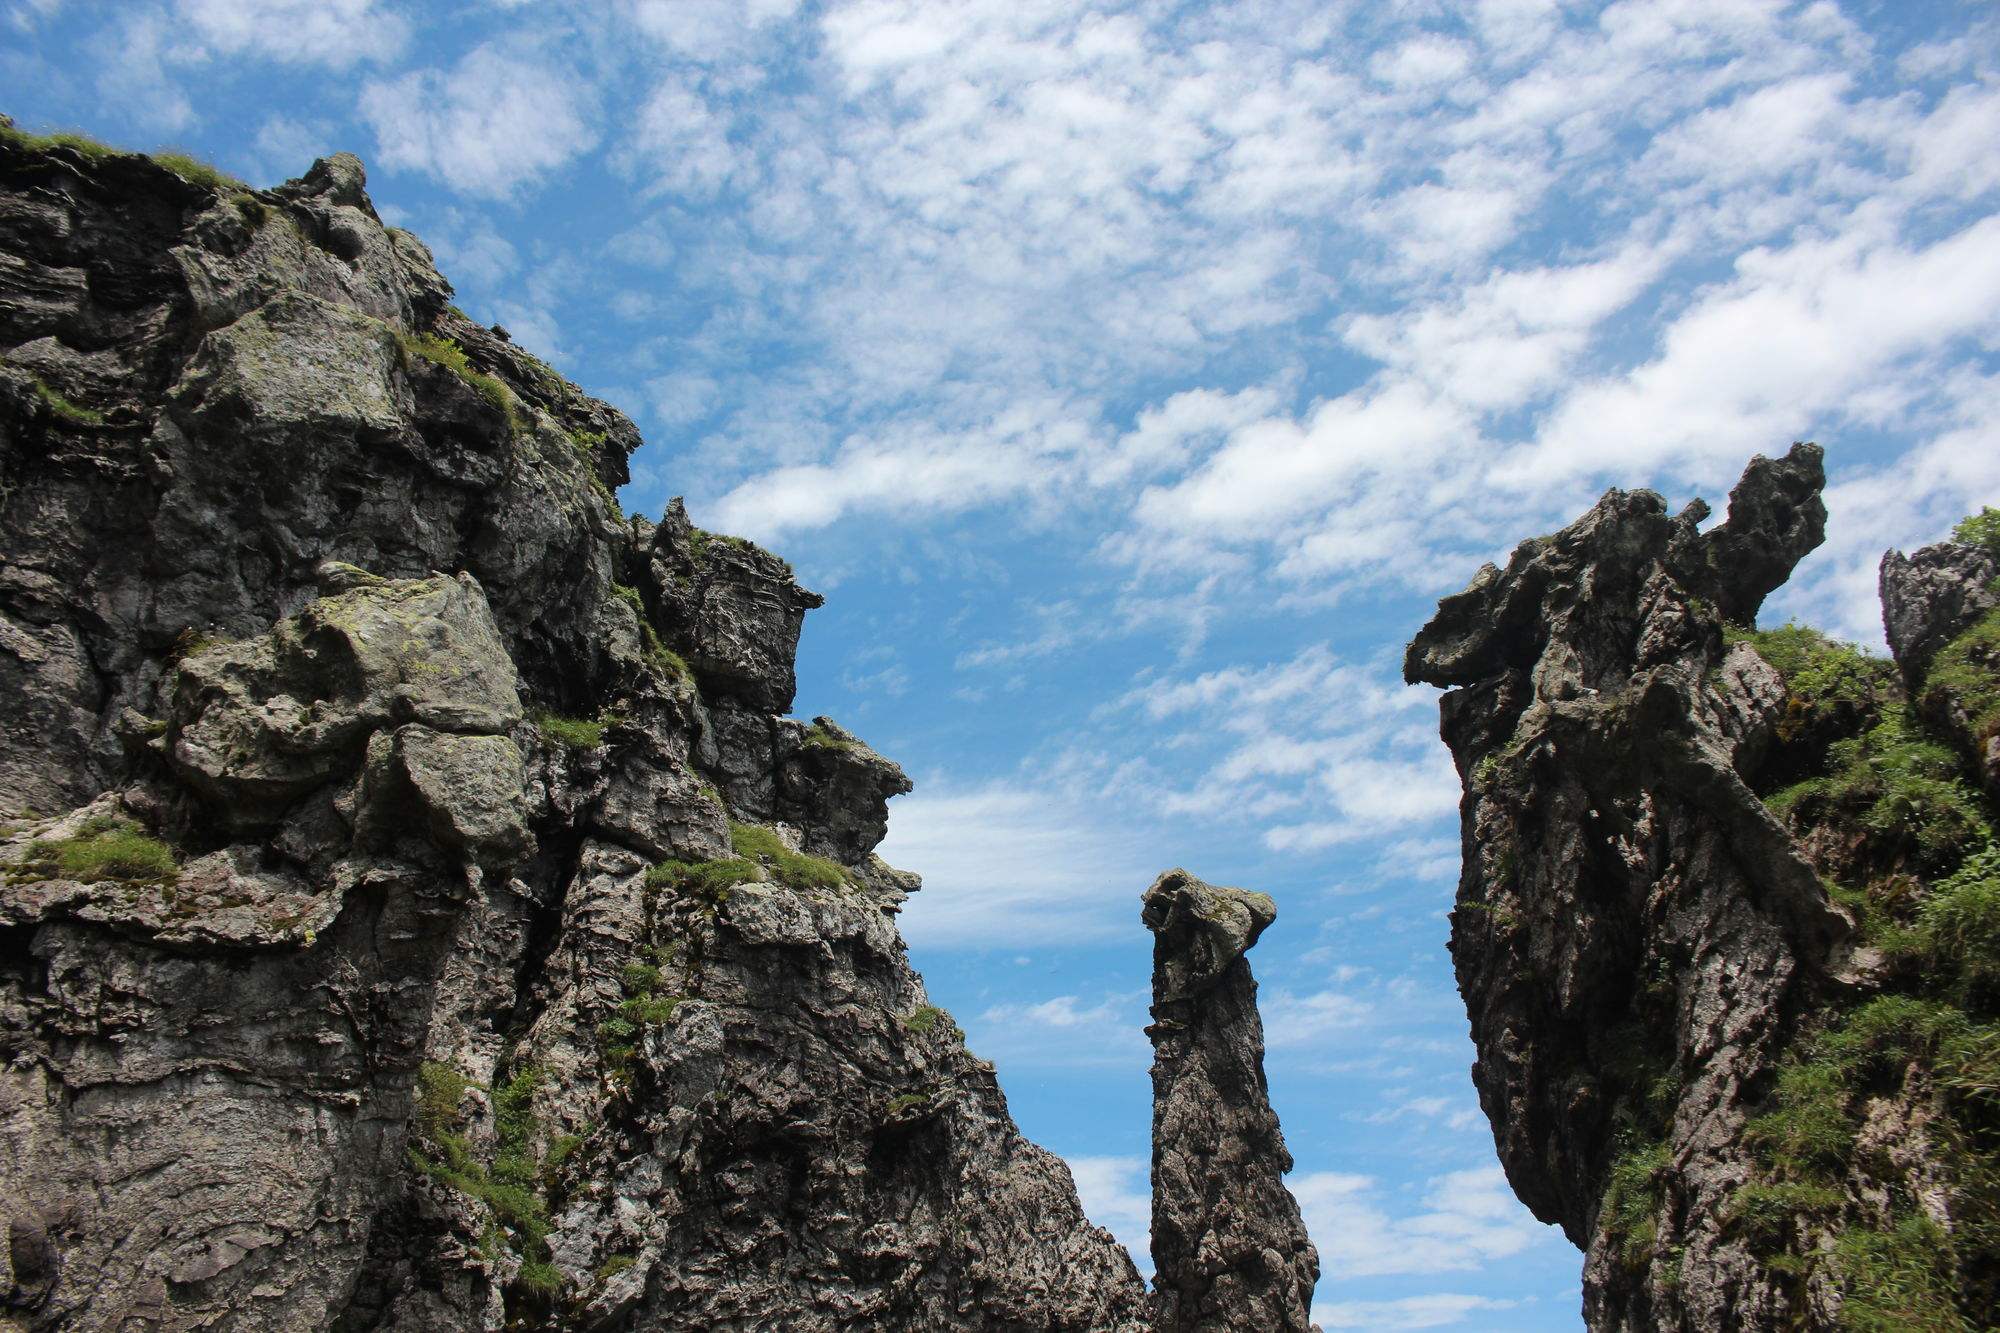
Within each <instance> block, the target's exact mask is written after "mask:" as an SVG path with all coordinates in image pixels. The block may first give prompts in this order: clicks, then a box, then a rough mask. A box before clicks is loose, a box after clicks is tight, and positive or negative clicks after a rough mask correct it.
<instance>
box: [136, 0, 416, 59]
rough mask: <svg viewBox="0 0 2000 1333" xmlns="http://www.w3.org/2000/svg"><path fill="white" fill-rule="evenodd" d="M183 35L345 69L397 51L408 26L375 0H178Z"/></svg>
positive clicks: (242, 52)
mask: <svg viewBox="0 0 2000 1333" xmlns="http://www.w3.org/2000/svg"><path fill="white" fill-rule="evenodd" d="M175 13H176V17H177V18H178V19H179V20H180V23H181V24H182V25H183V26H184V30H185V32H186V33H187V35H188V36H190V37H192V38H193V39H194V40H195V41H197V42H199V43H200V44H201V45H202V46H203V47H204V48H206V49H207V50H208V51H210V52H212V53H214V54H216V55H225V56H256V57H261V58H263V59H266V60H276V61H281V62H283V63H286V64H294V65H325V66H327V67H329V68H331V69H346V68H348V67H349V66H351V65H354V64H356V63H358V62H360V61H363V60H383V59H388V58H390V57H393V56H396V55H398V54H400V53H401V51H402V50H403V48H404V46H405V45H406V44H407V42H408V41H409V35H410V25H409V22H408V20H406V19H405V18H404V17H403V16H402V15H401V14H400V13H398V12H396V9H395V8H394V7H393V6H390V5H383V4H378V3H377V0H179V3H178V5H177V6H176V10H175Z"/></svg>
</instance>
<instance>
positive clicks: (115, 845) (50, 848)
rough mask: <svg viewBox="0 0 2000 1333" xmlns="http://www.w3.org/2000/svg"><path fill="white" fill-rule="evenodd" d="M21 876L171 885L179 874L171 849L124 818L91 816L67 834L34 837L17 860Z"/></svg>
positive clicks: (178, 866)
mask: <svg viewBox="0 0 2000 1333" xmlns="http://www.w3.org/2000/svg"><path fill="white" fill-rule="evenodd" d="M21 873H22V875H23V877H34V878H40V879H73V880H77V881H80V882H82V883H87V884H88V883H98V882H101V881H104V880H122V881H125V882H127V883H134V884H171V883H173V882H174V880H175V879H176V878H178V876H179V875H180V865H179V863H178V862H176V861H175V859H174V853H173V849H171V848H170V847H168V846H167V845H166V844H165V843H163V842H161V841H160V840H159V839H158V838H154V837H149V836H148V835H147V834H145V833H144V832H142V831H141V830H140V828H139V826H138V825H137V824H134V823H132V822H131V821H130V820H125V819H114V818H111V817H108V816H95V817H93V818H91V819H88V820H85V821H84V823H83V824H82V826H81V827H80V828H79V830H78V831H77V833H76V834H75V835H74V836H72V837H68V838H55V839H37V840H35V841H34V842H31V843H29V844H28V850H27V855H26V857H25V858H24V860H23V861H22V863H21Z"/></svg>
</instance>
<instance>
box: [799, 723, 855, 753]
mask: <svg viewBox="0 0 2000 1333" xmlns="http://www.w3.org/2000/svg"><path fill="white" fill-rule="evenodd" d="M800 744H801V745H803V746H805V748H806V749H808V750H835V751H839V752H841V753H845V754H858V753H861V752H864V751H866V750H867V748H868V747H867V746H865V745H863V744H862V743H861V742H860V741H858V740H856V739H854V737H852V736H843V735H842V734H841V733H839V732H838V731H835V730H833V729H832V728H831V727H828V726H827V725H826V724H825V723H824V722H822V721H819V720H817V719H815V720H814V722H813V724H812V730H810V731H808V732H807V733H806V736H805V739H804V740H803V741H801V742H800Z"/></svg>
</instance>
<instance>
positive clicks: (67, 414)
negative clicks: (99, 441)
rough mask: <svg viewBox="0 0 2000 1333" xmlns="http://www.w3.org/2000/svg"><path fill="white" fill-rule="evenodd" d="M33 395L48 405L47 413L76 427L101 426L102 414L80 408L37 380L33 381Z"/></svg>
mask: <svg viewBox="0 0 2000 1333" xmlns="http://www.w3.org/2000/svg"><path fill="white" fill-rule="evenodd" d="M35 393H36V395H37V396H38V397H40V398H41V400H42V402H44V403H46V404H47V405H48V409H49V411H50V412H51V413H52V414H54V415H55V416H57V417H59V418H61V419H62V420H64V421H67V422H70V423H72V424H74V425H78V426H102V425H103V424H104V414H103V413H102V412H99V411H96V410H95V409H93V408H88V407H82V406H79V405H78V404H76V403H72V402H71V401H70V400H69V399H67V398H65V397H63V396H62V395H61V394H59V393H57V392H56V391H55V390H54V389H51V388H50V387H49V386H48V385H47V384H44V383H43V382H42V381H41V380H40V379H39V378H38V379H36V381H35Z"/></svg>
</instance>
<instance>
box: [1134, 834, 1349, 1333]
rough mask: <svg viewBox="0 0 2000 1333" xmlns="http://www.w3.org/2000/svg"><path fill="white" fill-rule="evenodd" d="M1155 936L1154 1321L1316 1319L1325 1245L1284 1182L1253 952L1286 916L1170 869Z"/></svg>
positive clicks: (1296, 1328)
mask: <svg viewBox="0 0 2000 1333" xmlns="http://www.w3.org/2000/svg"><path fill="white" fill-rule="evenodd" d="M1143 903H1144V906H1143V908H1142V911H1141V917H1142V919H1143V920H1144V921H1145V923H1146V928H1147V929H1148V930H1150V931H1152V932H1153V1022H1152V1025H1151V1026H1150V1027H1148V1028H1147V1029H1146V1035H1147V1036H1149V1037H1151V1038H1152V1040H1153V1262H1154V1265H1155V1270H1156V1271H1155V1273H1154V1276H1153V1311H1154V1314H1153V1327H1154V1329H1156V1330H1158V1333H1227V1331H1228V1330H1234V1329H1246V1328H1254V1329H1269V1330H1272V1333H1305V1331H1306V1330H1307V1329H1309V1328H1311V1327H1312V1326H1313V1325H1312V1320H1311V1310H1312V1293H1313V1285H1314V1284H1315V1283H1316V1282H1318V1281H1319V1252H1318V1251H1317V1250H1315V1249H1314V1248H1313V1245H1312V1242H1311V1241H1310V1240H1309V1239H1307V1237H1306V1228H1305V1223H1304V1222H1303V1221H1302V1220H1301V1219H1300V1217H1299V1206H1298V1202H1297V1201H1296V1200H1295V1199H1293V1198H1292V1196H1291V1194H1290V1192H1289V1191H1287V1190H1286V1189H1285V1185H1284V1174H1285V1172H1287V1171H1289V1170H1291V1167H1292V1156H1291V1154H1290V1153H1289V1152H1287V1151H1286V1149H1285V1138H1284V1135H1283V1134H1282V1133H1280V1132H1279V1129H1278V1117H1277V1115H1276V1114H1275V1113H1274V1112H1273V1111H1272V1110H1271V1100H1270V1094H1269V1090H1268V1088H1267V1087H1266V1085H1265V1082H1264V1025H1263V1022H1262V1020H1260V1019H1259V1018H1258V1016H1257V983H1256V982H1255V981H1254V980H1252V979H1251V976H1250V960H1249V959H1248V958H1247V957H1246V956H1245V955H1246V954H1247V953H1248V952H1249V950H1250V947H1251V946H1252V945H1254V944H1255V943H1256V942H1257V937H1258V936H1259V935H1261V934H1263V933H1264V929H1265V927H1267V926H1269V925H1270V924H1271V922H1272V921H1274V920H1276V919H1277V915H1278V911H1277V908H1276V907H1274V906H1273V905H1272V903H1271V899H1270V898H1269V897H1268V896H1266V895H1265V894H1261V893H1253V892H1250V891H1248V890H1245V889H1230V888H1218V887H1217V886H1215V885H1212V884H1204V883H1202V882H1201V881H1200V880H1198V879H1196V878H1195V877H1194V876H1192V875H1190V874H1188V873H1187V872H1186V871H1185V870H1169V871H1168V872H1167V873H1166V874H1164V875H1161V876H1160V877H1159V879H1157V880H1155V881H1154V882H1153V886H1152V887H1151V888H1149V889H1147V890H1146V894H1145V898H1144V899H1143Z"/></svg>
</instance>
